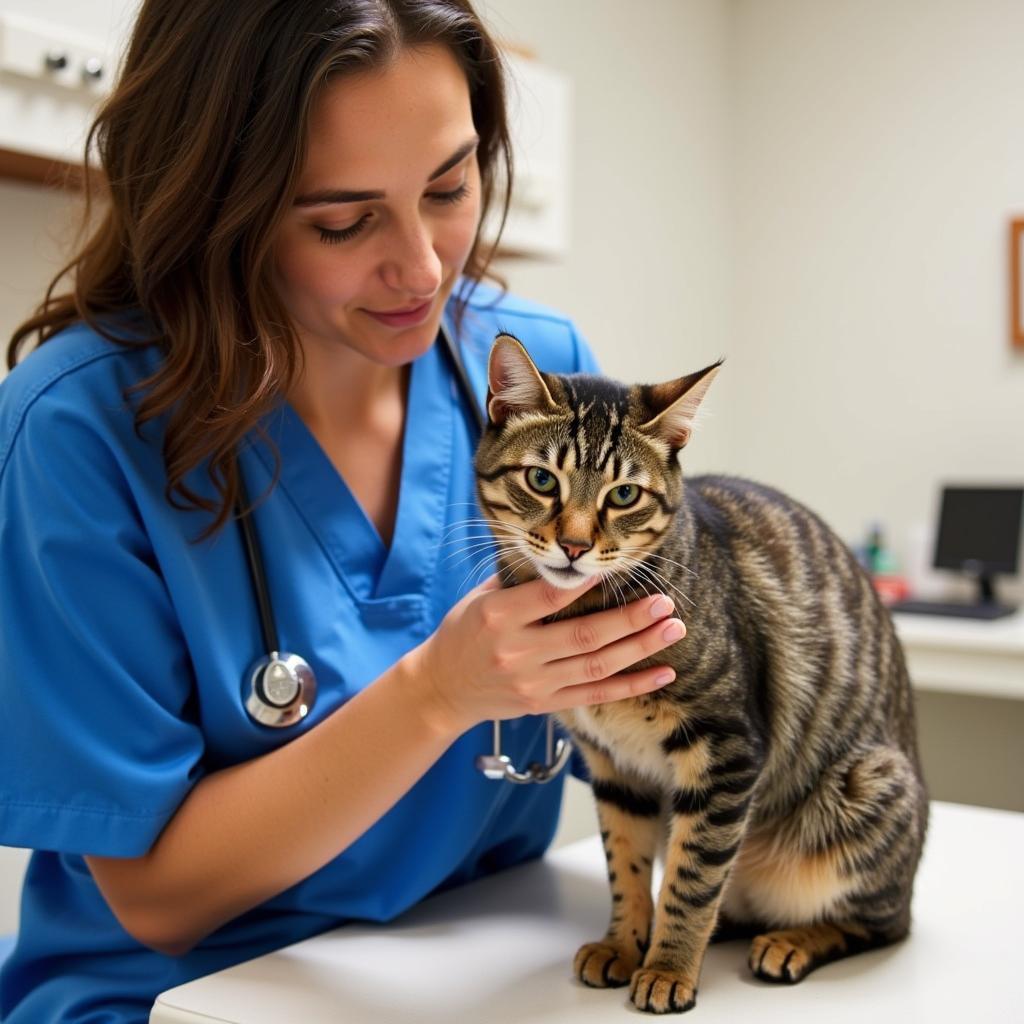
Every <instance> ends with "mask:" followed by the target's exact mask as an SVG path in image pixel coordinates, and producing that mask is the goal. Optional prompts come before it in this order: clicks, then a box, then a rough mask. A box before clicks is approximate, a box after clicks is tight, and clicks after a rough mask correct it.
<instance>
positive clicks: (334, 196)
mask: <svg viewBox="0 0 1024 1024" xmlns="http://www.w3.org/2000/svg"><path fill="white" fill-rule="evenodd" d="M479 145H480V139H479V138H478V137H477V136H476V135H474V136H473V138H471V139H468V140H467V141H466V142H464V143H463V144H462V145H461V146H459V148H458V149H457V150H455V152H454V153H452V155H451V156H450V157H448V159H447V160H445V161H444V163H442V164H441V166H440V167H438V168H437V170H435V171H434V172H433V173H432V174H431V175H430V177H429V178H428V179H427V182H428V183H429V182H431V181H436V180H437V179H438V178H440V177H441V175H442V174H444V173H445V172H446V171H450V170H451V169H452V168H453V167H454V166H455V165H456V164H459V163H462V161H463V160H465V159H466V157H467V156H469V154H470V153H472V152H473V151H474V150H475V149H476V147H477V146H479ZM384 198H386V196H385V193H384V192H381V191H364V192H350V191H345V190H344V189H337V188H321V189H318V190H317V191H316V192H307V193H305V195H301V196H297V197H296V198H295V201H294V202H293V204H292V205H293V206H327V205H330V204H331V203H364V202H366V201H367V200H369V199H384Z"/></svg>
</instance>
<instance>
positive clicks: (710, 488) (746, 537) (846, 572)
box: [685, 474, 870, 608]
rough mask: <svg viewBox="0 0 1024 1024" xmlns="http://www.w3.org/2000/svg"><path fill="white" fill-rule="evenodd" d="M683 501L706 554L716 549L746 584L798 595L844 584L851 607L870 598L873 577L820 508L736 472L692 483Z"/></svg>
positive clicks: (788, 596)
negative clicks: (758, 582) (755, 583)
mask: <svg viewBox="0 0 1024 1024" xmlns="http://www.w3.org/2000/svg"><path fill="white" fill-rule="evenodd" d="M685 501H686V504H687V511H688V512H689V513H690V518H691V523H692V528H693V529H694V530H695V532H696V537H695V540H696V541H697V543H698V545H699V547H700V548H701V549H702V551H703V553H704V555H705V557H708V556H709V554H713V552H714V551H715V550H716V549H717V550H719V551H721V553H722V555H723V557H725V558H727V560H728V561H729V563H730V564H731V565H732V567H733V568H734V569H735V571H736V572H737V573H738V574H739V576H740V577H741V580H742V579H746V580H747V581H748V582H750V581H753V580H756V579H763V582H764V585H765V587H767V588H768V589H769V590H770V589H772V588H775V589H777V590H778V593H779V596H780V597H783V596H784V597H785V598H786V599H787V600H793V599H794V598H798V597H799V596H801V595H806V596H808V597H812V596H817V597H819V598H820V595H821V594H822V592H823V590H825V589H828V590H832V589H834V588H838V589H839V590H840V592H841V593H842V595H843V598H844V600H845V601H846V602H847V606H848V607H851V608H852V607H854V606H859V605H860V604H861V603H862V602H863V600H864V598H865V597H866V596H868V595H867V594H866V593H865V591H864V587H865V585H867V586H868V589H869V590H870V580H869V579H868V577H867V574H866V573H865V572H864V570H863V569H862V568H861V566H860V565H859V563H858V562H857V560H856V558H855V557H854V555H853V552H852V551H851V550H850V549H849V547H848V546H847V545H846V544H845V543H844V542H843V540H842V539H841V538H840V537H839V536H838V535H837V534H836V533H835V531H834V530H832V529H831V527H829V526H828V525H827V524H826V523H825V521H824V520H823V519H822V518H821V516H819V515H818V514H817V513H816V512H814V511H812V510H811V509H810V508H808V507H807V506H806V505H805V504H803V503H802V502H800V501H798V500H797V499H795V498H793V497H791V496H789V495H788V494H785V493H784V492H782V491H780V490H778V489H776V488H774V487H770V486H768V485H767V484H763V483H758V482H757V481H754V480H748V479H746V478H743V477H738V476H725V475H719V474H708V475H703V476H695V477H691V478H689V479H688V480H687V482H686V492H685Z"/></svg>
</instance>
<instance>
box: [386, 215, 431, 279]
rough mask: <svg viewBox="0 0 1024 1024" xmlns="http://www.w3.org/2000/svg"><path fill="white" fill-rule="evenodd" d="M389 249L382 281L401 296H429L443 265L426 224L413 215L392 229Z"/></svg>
mask: <svg viewBox="0 0 1024 1024" xmlns="http://www.w3.org/2000/svg"><path fill="white" fill-rule="evenodd" d="M389 248H390V250H391V251H390V252H389V254H388V259H387V260H386V261H385V263H384V266H383V276H384V282H385V284H387V286H388V287H389V288H391V289H392V290H393V291H396V292H401V293H402V294H403V295H410V296H415V297H416V298H422V299H429V298H430V297H431V296H433V295H434V294H435V293H436V292H437V290H438V288H440V287H441V279H442V276H443V268H442V266H441V259H440V257H439V256H438V254H437V252H436V251H435V250H434V239H433V236H432V234H431V232H430V228H429V225H428V224H426V223H425V222H424V221H423V220H422V219H421V218H418V217H417V218H415V219H414V220H412V221H411V222H409V223H407V224H405V225H403V226H402V227H401V228H400V230H399V231H398V232H396V234H395V236H394V238H393V241H392V245H391V246H390V247H389Z"/></svg>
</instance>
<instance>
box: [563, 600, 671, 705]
mask: <svg viewBox="0 0 1024 1024" xmlns="http://www.w3.org/2000/svg"><path fill="white" fill-rule="evenodd" d="M637 603H638V604H642V602H637ZM685 635H686V627H685V626H684V625H683V623H682V622H681V621H680V620H679V619H675V618H671V619H662V620H661V621H660V622H654V623H652V624H651V625H650V626H648V627H647V628H646V629H645V630H642V631H641V632H639V633H632V634H630V635H629V636H627V637H626V638H624V639H622V640H618V641H616V642H614V643H611V644H607V645H606V646H604V647H601V648H600V649H597V650H590V651H589V652H587V653H585V654H577V655H574V656H573V657H569V658H559V659H558V660H557V661H553V662H550V663H549V664H548V666H547V667H546V669H545V671H546V672H548V673H549V674H551V675H552V676H553V677H558V678H559V679H560V680H561V683H562V685H563V686H574V685H578V684H580V683H597V682H600V681H601V680H607V678H608V677H609V676H613V675H615V674H616V673H617V672H621V671H622V670H623V669H625V668H629V667H630V666H631V665H635V664H636V663H637V662H638V661H642V660H643V659H644V658H649V657H651V655H654V654H657V653H658V652H659V651H662V650H664V649H665V648H666V647H670V646H671V645H672V644H674V643H676V642H677V641H678V640H681V639H682V638H683V637H684V636H685Z"/></svg>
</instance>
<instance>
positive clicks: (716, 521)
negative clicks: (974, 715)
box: [475, 335, 928, 1013]
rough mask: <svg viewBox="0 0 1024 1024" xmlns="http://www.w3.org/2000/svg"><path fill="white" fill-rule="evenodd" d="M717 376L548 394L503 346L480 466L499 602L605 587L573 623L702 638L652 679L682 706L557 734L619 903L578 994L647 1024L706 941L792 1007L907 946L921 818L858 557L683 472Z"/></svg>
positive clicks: (686, 986)
mask: <svg viewBox="0 0 1024 1024" xmlns="http://www.w3.org/2000/svg"><path fill="white" fill-rule="evenodd" d="M720 365H721V364H720V363H716V364H715V365H713V366H709V367H707V368H705V369H703V370H700V371H698V372H696V373H692V374H689V375H688V376H685V377H680V378H679V379H677V380H673V381H670V382H668V383H666V384H657V385H650V386H648V385H637V386H633V387H627V386H625V385H622V384H618V383H616V382H614V381H611V380H608V379H606V378H603V377H597V376H589V375H583V374H576V375H570V376H556V375H553V374H547V373H541V372H540V371H539V370H538V369H537V368H536V366H535V365H534V363H533V361H532V360H531V359H530V357H529V355H528V354H527V352H526V349H525V348H524V347H523V346H522V345H521V344H520V343H519V341H517V340H516V339H515V338H513V337H512V336H511V335H499V336H498V338H497V339H496V341H495V343H494V346H493V348H492V350H491V354H490V361H489V367H488V374H489V382H488V383H489V393H488V425H487V429H486V431H485V434H484V437H483V439H482V441H481V443H480V446H479V449H478V451H477V455H476V463H475V465H476V473H477V488H478V497H479V501H480V504H481V507H482V509H483V510H484V514H485V516H486V517H487V519H488V520H490V521H491V523H492V529H493V532H494V535H495V538H496V541H497V543H498V545H499V550H500V554H499V564H500V565H501V566H502V568H503V569H504V571H505V574H506V582H507V583H508V584H511V583H513V582H521V581H523V580H526V579H531V578H535V577H536V576H537V575H541V576H543V577H544V578H546V579H548V580H549V581H551V582H552V583H554V584H557V585H560V586H570V587H571V586H575V585H577V584H579V583H582V582H583V578H584V576H588V575H592V574H594V573H600V574H601V577H602V585H601V586H600V587H595V588H594V589H592V590H590V591H588V592H587V593H586V594H585V595H584V596H583V597H582V598H580V599H579V600H578V601H577V602H575V603H574V604H573V605H572V606H571V607H570V608H569V609H568V610H567V611H566V612H565V613H563V614H564V615H576V614H579V613H581V612H585V611H594V610H597V609H599V608H603V607H611V606H613V605H614V604H616V603H622V602H623V601H624V600H625V599H626V598H627V597H628V595H632V596H634V597H638V596H642V593H643V592H644V591H647V592H650V593H653V592H655V591H662V592H665V593H667V594H669V595H672V596H674V598H675V600H676V603H677V613H678V614H679V615H680V616H681V617H682V618H683V619H684V620H685V621H686V624H687V634H686V637H685V638H684V639H683V640H681V641H679V642H677V643H675V644H673V645H672V646H671V647H668V648H666V649H665V650H663V651H662V652H660V653H659V654H658V655H657V656H655V657H653V658H650V659H647V660H645V661H642V662H640V663H639V665H638V666H637V667H645V666H647V665H651V664H668V665H671V666H672V667H673V668H674V669H675V671H676V679H675V681H674V682H673V683H671V684H669V685H668V686H666V687H664V688H663V689H661V690H658V691H655V692H653V693H649V694H646V695H644V696H639V697H636V698H630V699H627V700H619V701H615V702H613V703H608V704H603V705H596V706H591V707H587V708H576V709H573V710H571V711H568V712H564V713H562V714H560V715H559V719H560V721H561V723H562V724H563V725H564V726H565V727H566V729H567V730H568V731H569V733H570V734H571V736H572V737H573V739H574V740H575V742H576V745H577V748H578V749H579V750H580V751H581V753H582V755H583V757H584V758H585V760H586V763H587V766H588V768H589V770H590V775H591V778H592V785H593V792H594V796H595V798H596V801H597V809H598V815H599V819H600V824H601V836H602V839H603V840H604V847H605V853H606V856H607V859H608V873H609V879H610V883H611V891H612V917H611V923H610V924H609V926H608V931H607V933H606V934H605V936H604V937H603V938H602V939H599V940H598V941H595V942H590V943H588V944H586V945H585V946H583V947H582V948H581V949H580V950H579V952H578V953H577V954H576V958H575V963H574V972H575V975H576V977H577V978H578V979H579V980H580V981H581V982H583V983H584V984H586V985H590V986H595V987H610V986H624V985H627V984H628V985H630V998H631V1000H632V1002H633V1003H634V1004H635V1006H637V1007H638V1008H639V1009H641V1010H645V1011H649V1012H654V1013H667V1012H679V1011H683V1010H688V1009H690V1008H691V1007H692V1006H694V1004H695V1000H696V993H697V982H698V978H699V975H700V969H701V964H702V961H703V958H704V953H705V950H706V948H707V945H708V942H709V941H710V940H711V939H712V937H713V935H714V936H715V937H728V936H737V935H743V936H745V937H752V936H753V942H752V944H751V946H750V953H749V965H750V969H751V970H752V971H753V973H754V974H755V975H756V976H757V977H758V978H762V979H764V980H766V981H777V982H789V983H792V982H797V981H800V980H801V979H802V978H803V977H805V976H806V975H807V974H808V973H809V972H810V971H812V970H813V969H814V968H816V967H819V966H821V965H822V964H824V963H827V962H829V961H831V960H836V959H838V958H840V957H844V956H848V955H850V954H852V953H857V952H860V951H861V950H864V949H868V948H871V947H875V946H880V945H884V944H886V943H890V942H893V941H895V940H897V939H900V938H902V937H903V936H904V935H906V934H907V931H908V928H909V924H910V898H911V889H912V886H913V879H914V873H915V870H916V868H917V863H918V858H919V856H920V853H921V847H922V843H923V841H924V833H925V826H926V823H927V816H928V805H927V797H926V793H925V787H924V783H923V780H922V775H921V766H920V762H919V759H918V753H917V744H916V739H915V730H914V712H913V705H912V698H911V691H910V684H909V679H908V675H907V669H906V665H905V662H904V658H903V653H902V651H901V649H900V645H899V642H898V640H897V638H896V634H895V632H894V629H893V625H892V622H891V620H890V618H889V615H888V613H887V612H886V610H885V608H884V607H883V606H882V605H881V603H880V602H879V600H878V598H877V597H876V595H875V592H874V589H873V587H872V585H871V581H870V579H869V578H868V576H867V575H866V574H865V573H864V571H863V570H862V569H861V568H860V566H859V565H858V563H857V561H856V560H855V559H854V557H853V555H852V554H851V553H850V551H849V550H848V549H847V548H846V547H845V546H844V545H843V543H842V541H840V540H839V538H838V537H837V536H836V535H835V534H834V533H832V532H831V531H830V530H829V528H828V527H827V526H825V524H824V523H823V522H822V521H821V520H820V519H819V518H818V517H817V516H816V515H814V514H813V513H812V512H810V511H808V509H806V508H804V507H803V506H802V505H800V504H798V503H797V502H795V501H793V500H792V499H790V498H787V497H785V496H784V495H782V494H780V493H779V492H777V491H774V490H772V489H770V488H768V487H764V486H761V485H759V484H755V483H751V482H749V481H746V480H741V479H736V478H732V477H726V476H701V477H695V478H694V479H692V480H688V481H687V483H686V485H685V487H684V483H683V477H682V472H681V470H680V467H679V460H678V458H677V456H678V453H679V451H680V450H681V449H682V448H683V447H684V446H685V445H686V443H687V441H688V440H689V439H690V434H691V432H692V429H693V421H694V415H695V413H696V411H697V408H698V406H699V405H700V402H701V400H702V399H703V398H704V395H705V393H706V392H707V389H708V386H709V385H710V384H711V382H712V380H713V379H714V377H715V375H716V373H717V372H718V369H719V366H720ZM680 600H682V601H683V602H685V603H683V604H680ZM656 854H657V855H659V856H660V857H661V858H662V859H663V862H664V869H665V870H664V878H663V881H662V884H661V889H660V893H659V894H658V903H657V911H656V912H655V908H654V902H653V899H652V893H651V889H652V861H653V858H654V856H655V855H656ZM652 919H653V920H652ZM716 927H717V932H716Z"/></svg>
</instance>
